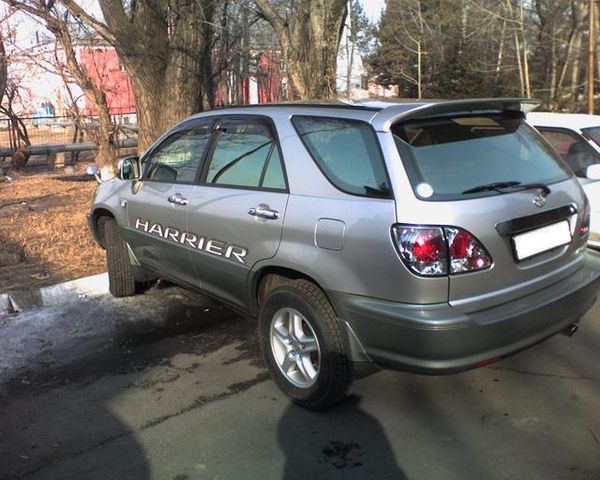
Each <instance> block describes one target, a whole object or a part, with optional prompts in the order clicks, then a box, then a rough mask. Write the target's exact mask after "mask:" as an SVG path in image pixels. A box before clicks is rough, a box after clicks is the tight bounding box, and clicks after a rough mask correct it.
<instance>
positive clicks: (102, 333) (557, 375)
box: [0, 287, 600, 480]
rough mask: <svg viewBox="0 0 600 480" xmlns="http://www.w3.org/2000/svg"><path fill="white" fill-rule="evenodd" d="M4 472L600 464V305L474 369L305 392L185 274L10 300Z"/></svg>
mask: <svg viewBox="0 0 600 480" xmlns="http://www.w3.org/2000/svg"><path fill="white" fill-rule="evenodd" d="M0 478H1V479H13V478H32V479H57V480H58V479H60V480H66V479H78V480H80V479H111V480H112V479H127V480H130V479H132V480H133V479H161V480H162V479H166V480H186V479H227V480H229V479H261V480H265V479H266V480H268V479H302V480H317V479H322V478H323V479H354V478H356V479H371V478H373V479H388V478H389V479H411V480H417V479H426V480H435V479H444V480H448V479H477V480H479V479H503V478H509V479H527V480H533V479H544V480H548V479H561V480H562V479H589V480H598V479H600V305H598V304H596V306H595V307H594V309H593V310H592V311H590V312H589V313H588V315H587V316H586V317H585V318H584V320H583V323H582V326H581V328H580V330H579V332H578V333H577V334H576V335H575V337H573V338H567V337H564V336H561V335H559V336H556V337H553V338H552V339H550V340H548V341H547V342H545V343H543V344H541V345H538V346H536V347H534V348H532V349H530V350H528V351H525V352H522V353H520V354H518V355H516V356H514V357H512V358H509V359H506V360H504V361H502V362H500V363H497V364H495V365H492V366H489V367H486V368H481V369H479V370H475V371H471V372H468V373H464V374H460V375H452V376H446V377H423V376H416V375H411V374H406V373H401V372H389V371H388V372H381V373H378V374H376V375H373V376H371V377H369V378H367V379H363V380H361V381H359V382H358V383H356V384H355V386H354V389H353V396H352V397H351V398H350V399H349V400H348V401H347V402H345V403H344V404H343V405H341V406H339V407H336V408H333V409H331V410H329V411H327V412H323V413H314V412H309V411H306V410H303V409H301V408H298V407H296V406H294V405H291V404H290V403H289V402H288V401H287V400H286V398H285V397H284V396H283V395H282V394H281V393H280V392H279V391H278V390H277V388H276V387H275V385H274V384H273V383H272V382H271V380H270V379H269V376H268V375H267V374H266V372H265V370H264V367H263V365H262V362H261V360H260V355H259V352H258V346H257V340H256V335H255V329H254V325H253V322H252V321H251V320H245V319H243V318H240V317H239V316H238V315H236V314H234V313H231V312H230V311H228V310H227V309H225V308H223V307H221V306H219V305H217V304H214V303H212V302H211V301H210V300H208V299H206V298H205V297H202V296H200V295H195V294H191V293H187V292H184V291H183V290H180V289H178V288H174V287H172V288H165V289H152V290H151V291H150V292H148V293H146V294H145V295H143V296H138V297H134V298H130V299H123V300H115V299H112V298H98V299H90V300H81V301H80V302H79V303H76V304H73V305H70V306H63V307H55V308H49V309H45V310H41V311H37V312H29V313H24V314H19V315H12V316H6V317H0Z"/></svg>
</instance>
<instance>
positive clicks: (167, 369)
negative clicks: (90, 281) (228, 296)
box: [0, 289, 252, 480]
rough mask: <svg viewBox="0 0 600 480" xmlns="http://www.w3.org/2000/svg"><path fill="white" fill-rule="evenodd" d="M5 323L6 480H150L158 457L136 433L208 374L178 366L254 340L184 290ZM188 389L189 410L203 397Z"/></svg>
mask: <svg viewBox="0 0 600 480" xmlns="http://www.w3.org/2000/svg"><path fill="white" fill-rule="evenodd" d="M3 322H4V323H1V324H0V347H2V348H4V349H5V350H4V352H5V353H4V355H5V356H8V357H10V359H11V360H10V361H8V360H2V359H1V358H0V480H8V479H14V478H28V479H29V478H32V479H63V478H81V479H86V480H93V479H98V480H100V479H102V480H104V479H124V480H144V479H148V478H151V469H150V466H149V462H151V461H152V460H153V459H152V457H151V456H149V455H151V454H150V453H149V452H148V451H147V448H148V446H147V445H144V444H143V443H141V441H140V435H139V434H140V432H141V431H143V430H144V429H145V428H146V427H147V426H152V425H153V424H154V423H156V422H157V421H160V418H162V417H161V416H168V415H169V414H170V412H171V410H172V408H175V409H177V408H179V407H178V406H177V405H176V406H175V407H171V404H172V403H173V402H175V401H174V400H173V399H171V400H170V401H168V402H167V401H166V399H165V400H161V396H162V395H165V396H166V393H168V389H169V388H173V387H172V385H173V383H174V382H176V381H177V380H178V379H179V377H181V378H182V379H183V378H184V375H183V374H182V369H187V370H189V372H193V371H194V370H198V369H201V368H202V366H201V365H200V364H198V365H196V364H193V365H181V358H186V359H187V358H192V357H193V358H196V357H197V356H198V355H200V354H207V353H208V352H212V351H216V350H218V349H220V348H221V347H222V346H223V345H227V344H229V343H232V342H233V341H234V340H239V339H244V338H247V337H248V329H249V328H250V326H249V325H247V324H246V322H244V321H243V319H241V318H238V317H236V316H234V315H232V314H231V312H229V311H227V310H226V309H223V308H221V307H219V306H215V305H212V304H211V303H210V302H208V301H207V300H206V299H205V298H203V297H201V296H200V297H198V296H193V295H191V294H189V295H188V294H187V293H186V292H183V291H181V290H179V289H168V290H164V291H153V292H152V293H151V294H148V295H146V296H138V297H134V298H131V299H124V300H119V301H116V300H113V299H110V298H107V299H102V298H99V299H92V300H90V301H86V302H82V303H74V304H72V305H70V306H62V307H57V308H54V309H53V308H50V309H42V310H39V311H32V312H28V313H24V314H21V315H18V316H12V317H6V319H5V320H4V321H3ZM249 348H250V347H249ZM7 350H9V351H11V352H8V351H7ZM19 352H20V353H19ZM239 356H243V357H244V358H246V357H251V356H252V355H251V354H250V353H246V352H245V350H244V351H243V352H241V353H239ZM175 357H177V358H178V360H179V364H177V365H175V366H173V365H172V364H171V361H172V359H173V358H175ZM11 362H12V363H11ZM189 372H188V373H189ZM191 377H192V373H189V375H188V377H187V378H191ZM186 387H189V385H187V384H186ZM194 387H195V386H194ZM195 388H197V387H195ZM190 390H191V391H190V392H188V393H187V395H188V396H190V397H191V400H190V399H183V400H182V402H184V403H182V405H183V406H185V405H186V403H185V402H188V401H189V402H192V403H193V397H194V396H197V393H194V391H193V389H191V388H190ZM163 392H164V393H163ZM186 392H187V390H186ZM180 396H184V395H180ZM136 402H137V403H136ZM175 403H176V402H175ZM182 408H183V407H182Z"/></svg>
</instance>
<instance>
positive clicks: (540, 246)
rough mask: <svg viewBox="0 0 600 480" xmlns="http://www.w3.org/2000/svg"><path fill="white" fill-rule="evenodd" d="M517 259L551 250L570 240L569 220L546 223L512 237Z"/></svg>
mask: <svg viewBox="0 0 600 480" xmlns="http://www.w3.org/2000/svg"><path fill="white" fill-rule="evenodd" d="M513 242H514V246H515V253H516V255H517V260H525V259H526V258H529V257H533V256H534V255H537V254H538V253H542V252H545V251H547V250H551V249H553V248H556V247H560V246H561V245H566V244H567V243H570V242H571V229H570V228H569V222H568V221H566V220H565V221H564V222H559V223H554V224H552V225H547V226H545V227H542V228H537V229H536V230H531V231H530V232H525V233H521V234H519V235H515V236H514V237H513Z"/></svg>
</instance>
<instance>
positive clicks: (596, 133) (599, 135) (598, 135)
mask: <svg viewBox="0 0 600 480" xmlns="http://www.w3.org/2000/svg"><path fill="white" fill-rule="evenodd" d="M581 131H582V132H583V133H585V134H586V136H587V137H588V138H591V139H592V140H593V141H594V143H595V144H596V145H598V146H599V147H600V126H599V127H591V128H583V129H582V130H581Z"/></svg>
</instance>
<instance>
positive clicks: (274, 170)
mask: <svg viewBox="0 0 600 480" xmlns="http://www.w3.org/2000/svg"><path fill="white" fill-rule="evenodd" d="M262 186H263V187H264V188H275V189H277V190H285V177H284V175H283V169H282V168H281V159H280V158H279V150H278V149H277V148H274V149H273V153H272V154H271V158H270V159H269V164H268V165H267V169H266V170H265V176H264V178H263V184H262Z"/></svg>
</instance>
